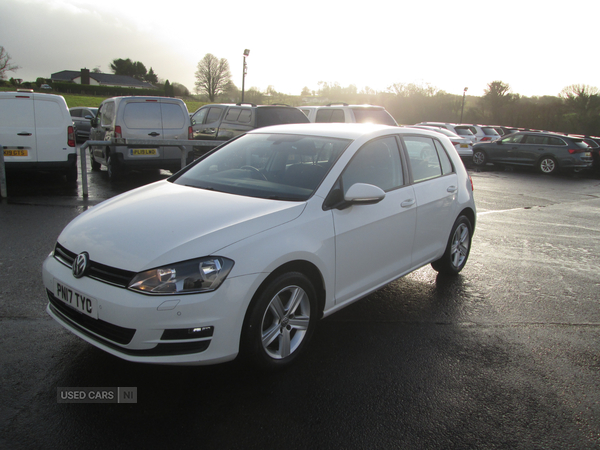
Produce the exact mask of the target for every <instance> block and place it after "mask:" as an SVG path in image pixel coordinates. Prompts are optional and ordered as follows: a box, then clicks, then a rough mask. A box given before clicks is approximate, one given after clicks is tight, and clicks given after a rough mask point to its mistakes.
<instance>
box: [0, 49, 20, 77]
mask: <svg viewBox="0 0 600 450" xmlns="http://www.w3.org/2000/svg"><path fill="white" fill-rule="evenodd" d="M10 59H11V58H10V55H9V54H8V52H7V51H6V50H5V49H4V47H3V46H1V45H0V80H4V78H5V77H6V72H14V71H15V70H18V69H20V67H19V66H17V65H15V64H11V62H10Z"/></svg>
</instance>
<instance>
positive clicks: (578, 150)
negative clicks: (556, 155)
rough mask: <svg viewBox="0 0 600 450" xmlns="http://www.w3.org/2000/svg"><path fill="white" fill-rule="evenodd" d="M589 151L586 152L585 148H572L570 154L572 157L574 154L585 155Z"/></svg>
mask: <svg viewBox="0 0 600 450" xmlns="http://www.w3.org/2000/svg"><path fill="white" fill-rule="evenodd" d="M587 151H589V150H585V149H583V148H570V149H569V153H570V154H571V155H572V154H574V153H584V152H587Z"/></svg>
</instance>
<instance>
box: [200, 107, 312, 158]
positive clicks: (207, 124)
mask: <svg viewBox="0 0 600 450" xmlns="http://www.w3.org/2000/svg"><path fill="white" fill-rule="evenodd" d="M191 121H192V139H194V140H198V141H228V140H230V139H233V138H234V137H237V136H240V135H241V134H244V133H246V132H248V131H250V130H253V129H255V128H262V127H267V126H270V125H284V124H290V123H309V120H308V118H307V117H306V116H305V115H304V113H303V112H302V111H300V110H299V109H297V108H293V107H291V106H286V105H259V106H257V105H254V104H252V103H238V104H212V105H205V106H203V107H202V108H200V109H198V110H197V111H196V112H195V113H194V114H192V116H191ZM211 148H213V147H212V146H202V143H201V142H199V143H198V146H194V153H195V154H196V156H199V155H202V154H203V153H205V152H206V151H208V150H210V149H211Z"/></svg>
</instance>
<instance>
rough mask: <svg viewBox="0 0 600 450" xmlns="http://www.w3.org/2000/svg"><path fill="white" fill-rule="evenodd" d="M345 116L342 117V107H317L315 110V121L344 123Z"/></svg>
mask: <svg viewBox="0 0 600 450" xmlns="http://www.w3.org/2000/svg"><path fill="white" fill-rule="evenodd" d="M345 121H346V118H345V117H344V110H343V109H328V108H327V109H319V110H318V111H317V118H316V120H315V122H317V123H334V122H335V123H344V122H345Z"/></svg>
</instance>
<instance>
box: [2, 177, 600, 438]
mask: <svg viewBox="0 0 600 450" xmlns="http://www.w3.org/2000/svg"><path fill="white" fill-rule="evenodd" d="M166 176H168V172H160V173H159V172H155V173H151V174H141V173H140V174H132V175H131V177H128V178H127V180H124V181H121V182H119V183H113V184H111V183H110V182H109V181H108V179H107V177H106V174H105V173H103V172H100V173H90V196H89V197H88V199H83V198H82V197H81V195H80V194H81V181H79V182H78V184H77V186H67V185H66V182H65V181H64V180H59V179H56V177H51V176H34V177H32V178H30V179H28V180H27V181H23V180H24V179H23V178H19V179H17V180H15V179H12V181H11V179H10V178H9V180H8V190H9V196H10V198H9V200H8V201H7V200H3V201H2V203H1V204H0V243H1V244H0V245H1V250H0V270H1V271H2V273H3V275H4V276H3V280H2V282H1V283H0V361H1V365H0V380H1V381H2V382H1V384H0V448H7V449H31V448H61V449H80V448H86V449H96V448H97V449H106V448H111V447H112V448H143V447H146V448H159V447H166V448H184V447H192V446H193V447H199V448H204V449H275V448H286V449H321V448H322V449H391V448H398V449H442V448H443V449H464V448H486V449H488V448H489V449H500V448H502V449H519V448H521V449H542V448H543V449H588V448H589V449H594V448H600V301H599V300H600V280H599V275H598V274H599V273H600V220H599V219H600V180H598V178H596V177H595V176H590V175H587V174H581V175H560V176H557V177H545V176H541V175H538V174H535V173H532V172H530V171H504V172H499V171H493V170H487V171H483V172H472V177H473V182H474V185H475V195H476V202H477V207H478V221H477V228H476V232H475V236H474V240H473V246H472V251H471V255H470V258H469V261H468V263H467V266H466V268H465V269H464V271H463V272H462V273H461V275H460V276H459V277H457V278H455V279H447V278H442V277H438V276H437V275H436V273H435V272H434V271H433V270H432V269H431V268H430V267H429V266H427V267H424V268H422V269H420V270H418V271H416V272H414V273H413V274H411V275H409V276H407V277H405V278H403V279H401V280H398V281H396V282H394V283H392V284H390V285H388V286H386V287H385V288H383V289H381V290H379V291H378V292H376V293H374V294H372V295H370V296H369V297H367V298H365V299H363V300H361V301H360V302H357V303H355V304H354V305H352V306H350V307H348V308H346V309H344V310H342V311H340V312H338V313H336V314H334V315H332V316H330V317H328V318H327V319H324V320H322V321H321V322H320V323H319V324H318V328H317V331H316V333H315V335H314V337H313V340H312V342H311V344H310V348H309V349H308V353H307V354H306V355H305V357H303V358H302V359H299V360H298V361H297V363H296V364H295V365H294V366H292V367H291V368H289V369H287V370H285V371H281V372H276V373H268V374H266V373H260V372H255V371H253V370H251V369H249V368H248V367H246V366H244V365H242V364H240V363H238V362H232V363H228V364H223V365H219V366H210V367H166V366H152V365H144V364H133V363H129V362H126V361H122V360H120V359H118V358H115V357H113V356H111V355H109V354H106V353H104V352H102V351H100V350H98V349H96V348H94V347H93V346H91V345H89V344H87V343H85V342H83V341H81V340H80V339H78V338H77V337H75V336H73V335H72V334H70V333H69V332H67V331H65V330H64V329H63V328H62V327H60V326H59V325H58V324H56V323H55V322H54V321H53V320H52V319H50V318H49V317H48V316H47V314H46V313H45V305H46V299H45V295H44V289H43V286H42V282H41V264H42V261H43V260H44V258H45V257H46V255H47V254H48V253H49V252H50V250H51V249H52V247H53V245H54V242H55V240H56V237H57V236H58V234H59V233H60V230H61V229H62V228H63V227H64V226H65V225H66V224H67V223H68V222H69V221H70V220H71V219H72V218H74V217H76V216H77V215H78V214H79V213H81V212H82V211H84V210H85V209H87V208H89V207H92V206H93V205H95V204H97V203H98V202H100V201H102V200H103V199H105V198H109V197H112V196H113V195H116V194H118V193H120V192H123V191H125V190H128V189H131V188H135V187H137V186H139V185H143V184H146V183H148V182H152V181H155V180H157V179H161V178H165V177H166ZM61 183H62V184H61ZM115 386H116V387H136V388H137V403H133V404H73V403H59V402H58V399H57V388H59V387H115Z"/></svg>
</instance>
